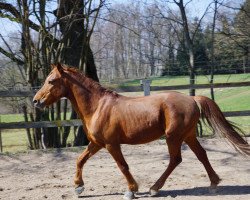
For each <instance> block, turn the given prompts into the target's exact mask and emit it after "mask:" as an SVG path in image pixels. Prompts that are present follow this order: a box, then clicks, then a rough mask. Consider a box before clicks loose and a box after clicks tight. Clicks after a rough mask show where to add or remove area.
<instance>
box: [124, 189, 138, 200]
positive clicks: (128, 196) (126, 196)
mask: <svg viewBox="0 0 250 200" xmlns="http://www.w3.org/2000/svg"><path fill="white" fill-rule="evenodd" d="M134 198H135V194H134V192H131V191H127V192H125V194H124V196H123V199H125V200H131V199H134Z"/></svg>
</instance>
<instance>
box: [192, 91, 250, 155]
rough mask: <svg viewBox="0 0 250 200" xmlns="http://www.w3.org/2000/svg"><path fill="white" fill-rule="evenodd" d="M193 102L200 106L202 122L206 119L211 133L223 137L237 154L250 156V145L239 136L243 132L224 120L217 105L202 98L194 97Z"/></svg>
mask: <svg viewBox="0 0 250 200" xmlns="http://www.w3.org/2000/svg"><path fill="white" fill-rule="evenodd" d="M194 100H195V101H196V102H197V103H198V104H199V105H200V110H201V117H202V120H203V121H204V119H206V121H207V123H208V124H209V126H211V128H212V129H213V131H214V132H215V133H219V134H221V135H222V136H223V137H225V138H226V139H227V140H228V141H229V142H230V143H231V144H232V145H233V147H234V148H235V149H236V150H237V151H238V152H240V153H241V154H245V155H248V156H250V145H249V144H248V143H247V141H245V140H244V139H243V137H242V136H241V135H240V134H239V132H241V133H242V134H244V133H243V131H242V130H241V129H240V128H238V127H237V126H235V125H234V124H232V123H231V122H229V121H227V120H226V118H225V116H224V115H223V113H222V112H221V110H220V108H219V107H218V105H217V104H216V103H215V102H214V101H213V100H211V99H209V98H207V97H204V96H195V97H194Z"/></svg>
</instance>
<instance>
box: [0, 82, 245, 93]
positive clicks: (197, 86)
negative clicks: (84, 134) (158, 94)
mask: <svg viewBox="0 0 250 200" xmlns="http://www.w3.org/2000/svg"><path fill="white" fill-rule="evenodd" d="M143 81H144V80H143ZM142 83H143V82H142ZM243 86H250V81H247V82H231V83H214V84H195V85H171V86H150V84H149V85H148V87H150V91H161V90H186V89H209V88H229V87H243ZM109 89H111V90H114V91H116V92H142V91H145V89H147V88H146V87H143V86H119V87H109ZM34 95H35V91H17V90H9V91H0V97H33V96H34Z"/></svg>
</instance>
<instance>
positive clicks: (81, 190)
mask: <svg viewBox="0 0 250 200" xmlns="http://www.w3.org/2000/svg"><path fill="white" fill-rule="evenodd" d="M83 190H84V186H78V187H76V188H75V193H76V194H77V195H78V196H79V195H80V194H81V193H82V192H83Z"/></svg>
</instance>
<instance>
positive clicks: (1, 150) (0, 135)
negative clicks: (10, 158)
mask: <svg viewBox="0 0 250 200" xmlns="http://www.w3.org/2000/svg"><path fill="white" fill-rule="evenodd" d="M0 123H1V116H0ZM0 152H1V153H2V152H3V142H2V132H1V129H0Z"/></svg>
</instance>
